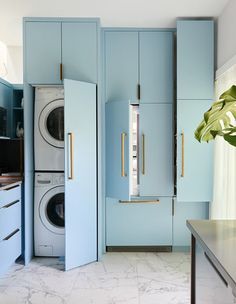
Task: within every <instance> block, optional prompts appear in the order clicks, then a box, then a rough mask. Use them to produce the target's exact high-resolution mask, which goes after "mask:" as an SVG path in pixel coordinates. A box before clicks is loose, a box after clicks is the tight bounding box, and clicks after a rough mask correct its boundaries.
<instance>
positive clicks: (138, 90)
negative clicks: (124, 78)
mask: <svg viewBox="0 0 236 304" xmlns="http://www.w3.org/2000/svg"><path fill="white" fill-rule="evenodd" d="M140 98H141V88H140V84H138V85H137V99H138V100H140Z"/></svg>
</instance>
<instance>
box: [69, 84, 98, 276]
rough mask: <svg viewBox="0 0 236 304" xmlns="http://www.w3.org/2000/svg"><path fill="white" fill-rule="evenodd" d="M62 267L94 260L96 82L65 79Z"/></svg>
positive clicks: (95, 236)
mask: <svg viewBox="0 0 236 304" xmlns="http://www.w3.org/2000/svg"><path fill="white" fill-rule="evenodd" d="M64 87H65V269H66V270H68V269H71V268H74V267H77V266H81V265H84V264H87V263H90V262H93V261H95V260H96V259H97V169H96V168H97V164H96V154H97V148H96V146H97V145H96V85H95V84H91V83H85V82H78V81H73V80H68V79H65V81H64Z"/></svg>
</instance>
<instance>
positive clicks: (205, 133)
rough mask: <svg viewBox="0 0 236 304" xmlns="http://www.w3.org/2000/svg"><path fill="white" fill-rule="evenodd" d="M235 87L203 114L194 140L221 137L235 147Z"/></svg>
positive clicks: (208, 139)
mask: <svg viewBox="0 0 236 304" xmlns="http://www.w3.org/2000/svg"><path fill="white" fill-rule="evenodd" d="M234 120H235V121H236V86H235V85H233V86H232V87H231V88H230V89H229V90H227V91H225V92H224V93H223V94H222V95H221V96H220V99H219V100H218V101H216V102H214V103H213V104H212V106H211V108H210V109H209V110H208V111H207V112H205V113H204V118H203V120H202V121H201V123H200V124H199V126H198V127H197V129H196V131H195V133H194V134H195V138H196V139H197V140H198V141H199V142H201V141H207V142H208V141H210V140H213V139H215V137H216V136H217V135H219V136H222V137H223V138H224V139H225V140H226V141H227V142H228V143H229V144H230V145H233V146H235V147H236V124H234Z"/></svg>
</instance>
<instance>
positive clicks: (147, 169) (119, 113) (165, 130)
mask: <svg viewBox="0 0 236 304" xmlns="http://www.w3.org/2000/svg"><path fill="white" fill-rule="evenodd" d="M134 109H135V111H136V113H137V114H136V115H137V120H136V121H134V120H133V116H134ZM172 120H173V113H172V105H171V104H141V105H140V106H139V107H138V106H137V105H135V106H133V105H130V104H129V102H128V101H112V102H107V103H106V160H107V161H106V196H107V197H112V198H117V199H119V200H129V199H130V198H131V197H132V196H133V197H136V196H139V197H153V196H171V195H173V194H174V181H173V122H172ZM134 125H135V128H134V127H133V126H134ZM134 137H135V139H136V140H134ZM134 146H135V147H134ZM134 188H135V189H134Z"/></svg>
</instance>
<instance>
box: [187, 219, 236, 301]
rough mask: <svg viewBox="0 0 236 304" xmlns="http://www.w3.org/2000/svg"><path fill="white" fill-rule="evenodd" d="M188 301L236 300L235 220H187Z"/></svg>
mask: <svg viewBox="0 0 236 304" xmlns="http://www.w3.org/2000/svg"><path fill="white" fill-rule="evenodd" d="M187 226H188V228H189V230H190V231H191V234H192V246H191V304H211V303H214V304H231V303H236V220H199V221H197V220H189V221H187Z"/></svg>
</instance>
